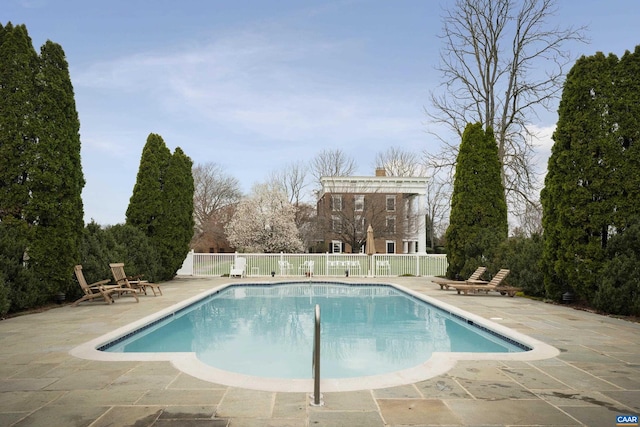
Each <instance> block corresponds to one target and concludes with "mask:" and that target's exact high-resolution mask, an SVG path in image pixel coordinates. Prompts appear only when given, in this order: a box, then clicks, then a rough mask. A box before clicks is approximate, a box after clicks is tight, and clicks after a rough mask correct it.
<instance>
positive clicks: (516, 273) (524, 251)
mask: <svg viewBox="0 0 640 427" xmlns="http://www.w3.org/2000/svg"><path fill="white" fill-rule="evenodd" d="M542 249H543V244H542V238H541V236H539V235H537V234H535V235H533V236H532V237H523V236H518V237H510V238H509V239H507V240H505V241H504V242H502V244H501V245H500V247H499V248H498V251H497V254H496V257H495V259H494V261H493V263H494V265H493V266H492V269H499V268H508V269H509V270H511V271H510V273H509V276H507V278H506V282H507V283H509V285H511V286H515V287H518V288H522V290H523V291H524V292H525V293H526V294H527V295H531V296H536V297H544V296H545V288H544V276H543V273H542V270H541V269H540V259H541V257H542Z"/></svg>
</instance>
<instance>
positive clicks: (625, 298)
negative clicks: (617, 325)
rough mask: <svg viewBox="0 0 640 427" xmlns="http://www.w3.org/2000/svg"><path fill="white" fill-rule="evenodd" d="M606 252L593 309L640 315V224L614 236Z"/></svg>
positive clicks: (637, 223) (636, 223)
mask: <svg viewBox="0 0 640 427" xmlns="http://www.w3.org/2000/svg"><path fill="white" fill-rule="evenodd" d="M606 253H607V261H605V262H604V264H603V267H602V270H601V272H600V274H598V280H599V286H598V289H597V291H596V293H595V296H594V299H593V306H594V307H595V308H597V309H599V310H602V311H604V312H607V313H611V314H620V315H625V316H626V315H635V316H637V315H640V222H638V221H636V222H635V224H633V225H632V226H630V227H629V228H627V229H626V230H624V231H623V232H622V233H618V234H616V235H614V236H613V237H612V238H611V239H610V240H609V244H608V246H607V252H606Z"/></svg>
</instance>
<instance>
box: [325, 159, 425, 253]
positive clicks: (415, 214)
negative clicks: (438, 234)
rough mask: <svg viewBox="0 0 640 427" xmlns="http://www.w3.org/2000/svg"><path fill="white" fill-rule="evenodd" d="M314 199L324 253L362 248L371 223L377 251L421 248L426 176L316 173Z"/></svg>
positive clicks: (407, 250)
mask: <svg viewBox="0 0 640 427" xmlns="http://www.w3.org/2000/svg"><path fill="white" fill-rule="evenodd" d="M320 181H321V184H322V189H321V191H320V194H319V197H318V203H317V215H318V216H317V218H318V225H319V227H318V228H319V234H320V235H319V236H318V239H319V240H320V241H321V242H322V243H323V246H324V248H325V249H326V250H327V251H328V252H330V253H342V252H344V253H357V252H363V253H364V252H365V251H366V248H365V241H366V234H367V233H366V232H367V228H368V226H369V225H371V226H372V227H373V230H374V236H375V247H376V252H377V253H390V254H395V253H398V254H402V253H424V252H426V228H425V195H426V186H427V178H424V177H398V176H386V174H385V171H384V169H377V170H376V175H375V176H340V177H322V178H321V179H320Z"/></svg>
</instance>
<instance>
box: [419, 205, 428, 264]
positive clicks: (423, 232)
mask: <svg viewBox="0 0 640 427" xmlns="http://www.w3.org/2000/svg"><path fill="white" fill-rule="evenodd" d="M417 197H418V212H417V213H418V224H417V225H418V253H419V254H424V253H426V252H427V226H426V223H425V214H426V208H425V198H426V195H425V194H418V196H417Z"/></svg>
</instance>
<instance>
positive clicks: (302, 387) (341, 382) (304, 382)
mask: <svg viewBox="0 0 640 427" xmlns="http://www.w3.org/2000/svg"><path fill="white" fill-rule="evenodd" d="M309 282H310V283H318V284H321V283H325V284H326V283H335V284H341V285H348V286H353V285H355V284H354V283H352V282H341V281H337V280H336V281H326V280H322V281H313V280H310V281H309ZM279 283H285V282H279ZM244 284H245V285H250V284H255V285H271V286H273V285H274V282H267V281H265V282H259V281H256V282H252V283H244ZM375 284H376V285H387V286H391V287H393V288H395V289H398V290H400V291H402V292H404V293H406V294H408V295H410V296H412V297H414V298H416V299H419V300H422V301H425V302H426V303H428V304H431V305H433V306H435V307H438V308H439V309H441V310H444V311H446V312H449V313H452V314H454V315H456V316H459V317H462V318H464V319H465V320H467V321H471V322H473V323H474V324H475V325H480V326H482V327H484V328H487V329H490V330H492V331H494V332H496V333H498V334H500V335H503V336H505V337H507V338H509V339H512V340H514V341H517V342H519V343H521V344H524V345H526V346H528V347H530V348H531V350H529V351H523V352H513V353H474V352H468V353H458V352H446V353H443V352H434V353H433V354H432V355H431V357H430V358H429V359H428V360H427V361H425V362H424V363H422V364H420V365H417V366H415V367H413V368H409V369H404V370H400V371H395V372H391V373H387V374H381V375H373V376H366V377H357V378H341V379H321V390H322V391H323V392H344V391H358V390H367V389H380V388H387V387H394V386H400V385H406V384H411V383H416V382H420V381H424V380H427V379H429V378H433V377H435V376H438V375H441V374H444V373H446V372H447V371H449V370H450V369H452V368H453V367H454V366H455V365H456V363H457V362H458V361H462V360H487V361H489V360H502V361H531V360H543V359H549V358H552V357H556V356H557V355H558V354H560V351H559V350H558V349H556V348H555V347H553V346H551V345H549V344H546V343H544V342H542V341H539V340H537V339H535V338H532V337H529V336H527V335H525V334H522V333H520V332H518V331H515V330H513V329H510V328H508V327H506V326H503V325H500V324H498V323H496V322H493V321H491V320H489V319H486V318H483V317H481V316H478V315H475V314H473V313H470V312H467V311H465V310H462V309H460V308H458V307H455V306H453V305H450V304H447V303H445V302H443V301H441V300H438V299H435V298H432V297H429V296H427V295H424V294H421V293H418V292H415V291H413V290H411V289H408V288H406V287H404V286H401V285H398V284H396V283H391V282H388V283H375ZM235 285H237V283H233V282H229V283H226V284H222V285H219V286H217V287H215V288H212V289H208V290H206V291H203V292H201V293H199V294H197V295H195V296H193V297H190V298H187V299H185V300H183V301H181V302H178V303H176V304H174V305H172V306H170V307H167V308H165V309H162V310H160V311H158V312H156V313H153V314H151V315H148V316H145V317H143V318H141V319H139V320H137V321H134V322H131V323H129V324H127V325H125V326H122V327H120V328H117V329H115V330H114V331H111V332H108V333H106V334H104V335H102V336H100V337H97V338H95V339H92V340H90V341H87V342H86V343H84V344H81V345H79V346H77V347H75V348H73V349H71V350H70V351H69V354H70V355H72V356H74V357H78V358H81V359H88V360H96V361H110V362H117V361H169V362H171V364H172V365H173V366H174V367H175V368H176V369H179V370H180V371H182V372H184V373H186V374H188V375H191V376H193V377H195V378H198V379H201V380H204V381H208V382H211V383H216V384H222V385H226V386H231V387H241V388H246V389H253V390H261V391H274V392H310V391H312V390H313V379H311V378H309V379H280V378H263V377H255V376H250V375H245V374H239V373H235V372H229V371H224V370H221V369H218V368H215V367H212V366H209V365H207V364H205V363H203V362H201V361H200V360H198V358H197V357H196V355H195V353H185V352H180V353H173V352H167V353H110V352H105V351H100V350H98V348H100V347H102V346H104V345H105V344H107V343H109V342H111V341H114V340H117V339H119V338H121V337H122V336H124V335H127V334H128V333H130V332H131V331H132V330H138V329H141V328H143V327H145V326H146V325H148V324H149V323H152V322H155V321H157V320H158V319H161V318H166V317H167V316H170V315H172V314H174V313H177V312H179V311H180V310H181V309H183V308H185V307H187V306H189V305H191V304H193V303H195V302H198V301H200V300H202V299H203V298H205V297H207V296H209V295H212V294H214V293H216V292H220V291H221V290H223V289H225V288H227V287H230V286H235Z"/></svg>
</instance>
